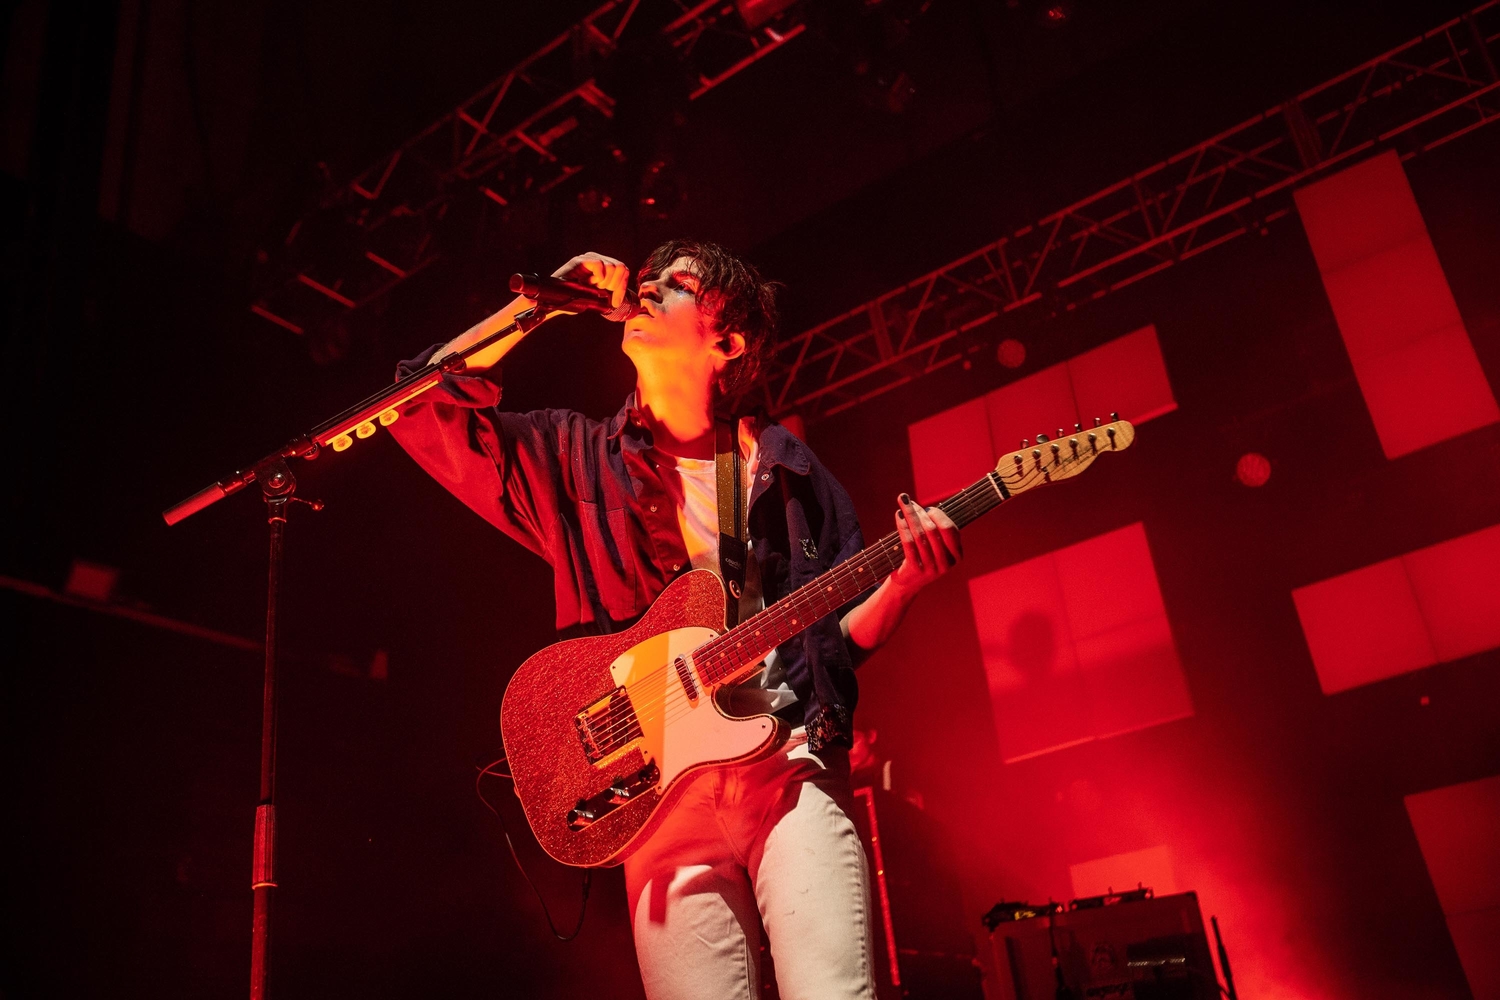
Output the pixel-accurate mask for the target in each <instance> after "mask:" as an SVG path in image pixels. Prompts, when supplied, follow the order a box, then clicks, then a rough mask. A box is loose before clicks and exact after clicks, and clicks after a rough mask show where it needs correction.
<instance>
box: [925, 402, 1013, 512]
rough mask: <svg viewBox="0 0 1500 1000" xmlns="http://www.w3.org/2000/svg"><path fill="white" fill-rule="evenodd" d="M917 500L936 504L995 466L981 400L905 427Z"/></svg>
mask: <svg viewBox="0 0 1500 1000" xmlns="http://www.w3.org/2000/svg"><path fill="white" fill-rule="evenodd" d="M906 437H907V441H908V442H909V443H910V445H911V471H912V480H913V482H914V484H915V489H916V494H917V499H918V500H919V501H920V502H922V503H924V504H931V503H936V502H937V501H939V500H943V499H946V498H947V497H950V496H952V495H953V494H954V493H957V492H958V491H959V490H961V489H963V488H964V487H965V486H968V485H969V484H970V483H972V482H974V480H976V479H978V478H979V477H980V476H982V475H984V474H985V473H986V472H989V471H990V470H991V469H993V468H994V467H995V451H994V449H993V448H992V447H991V446H990V425H989V419H988V417H987V416H986V415H985V406H984V400H983V399H982V398H981V399H973V400H970V401H969V402H967V403H963V404H960V405H959V406H955V407H953V408H952V409H948V410H944V411H943V412H941V413H938V414H934V415H933V416H930V417H928V418H927V419H926V420H918V421H917V422H916V423H914V424H910V425H909V426H908V427H907V428H906Z"/></svg>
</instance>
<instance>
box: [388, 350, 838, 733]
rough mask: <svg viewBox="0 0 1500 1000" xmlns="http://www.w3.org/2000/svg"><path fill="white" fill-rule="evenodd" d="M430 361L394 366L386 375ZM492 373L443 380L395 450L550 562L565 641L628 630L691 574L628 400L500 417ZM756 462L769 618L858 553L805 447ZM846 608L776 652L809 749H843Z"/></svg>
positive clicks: (757, 543) (757, 528)
mask: <svg viewBox="0 0 1500 1000" xmlns="http://www.w3.org/2000/svg"><path fill="white" fill-rule="evenodd" d="M436 350H437V348H436V347H433V348H431V349H429V350H427V351H424V352H423V353H422V354H420V355H418V356H417V357H416V358H414V359H412V360H411V361H404V362H402V363H401V365H400V367H399V368H398V369H397V376H398V377H401V376H404V375H407V374H409V373H411V372H412V371H415V370H417V369H418V368H421V367H422V366H423V365H425V364H426V363H427V360H428V358H430V357H431V356H432V354H433V353H434V352H435V351H436ZM495 374H496V373H495V371H493V370H492V371H491V372H489V373H487V375H486V376H478V375H448V376H445V377H444V379H443V381H442V383H441V384H440V385H438V386H435V387H434V388H432V389H429V390H428V391H427V392H425V393H423V394H422V395H420V396H418V397H416V398H415V399H413V400H411V401H410V402H408V403H406V404H405V405H404V406H403V407H402V408H401V419H400V420H398V421H397V422H396V423H394V424H392V425H391V428H390V429H391V433H392V436H394V437H395V439H396V440H397V442H399V443H400V445H401V447H403V448H405V449H406V451H407V453H409V454H410V455H411V456H412V458H414V459H415V460H416V462H417V464H418V465H420V466H421V467H422V468H423V469H425V470H426V471H427V472H428V473H429V474H430V475H431V476H432V477H433V478H434V479H436V480H437V481H438V482H440V483H442V484H443V486H445V487H447V489H448V490H449V491H450V492H452V493H453V494H454V495H455V496H456V497H458V498H459V499H460V500H462V501H463V502H464V503H465V504H467V505H468V506H469V507H471V508H472V509H473V510H474V511H475V512H477V513H478V514H479V515H480V516H481V517H483V518H484V519H485V520H487V521H489V522H490V523H491V524H493V525H494V526H495V527H497V528H499V529H500V530H501V531H503V532H505V533H506V534H507V535H509V536H510V537H512V538H514V539H515V540H516V541H518V542H520V543H521V544H522V545H524V546H526V547H527V548H528V549H530V550H531V551H532V552H535V553H536V554H537V555H539V556H541V557H542V558H543V559H545V560H547V562H548V563H549V564H550V565H551V566H552V571H553V593H554V596H555V599H556V604H557V630H558V634H559V636H560V637H561V638H571V637H574V636H579V635H592V634H599V633H605V632H615V631H618V630H620V629H622V628H625V627H627V626H628V625H630V624H631V623H632V622H634V621H635V620H636V619H638V618H639V617H640V616H641V615H642V614H643V613H644V612H645V611H646V609H647V608H649V607H650V605H651V602H652V601H653V600H655V599H656V597H657V595H658V594H660V593H661V592H662V590H664V589H665V588H666V586H667V584H668V583H670V582H671V581H672V580H673V579H675V578H676V577H677V576H678V575H680V574H681V573H684V572H687V571H688V570H690V569H691V568H692V567H691V564H690V562H689V560H688V554H687V548H686V544H685V543H684V541H683V537H682V531H681V528H680V526H679V524H678V521H677V510H676V506H675V505H674V503H673V501H672V498H671V496H670V495H669V494H668V492H667V490H666V488H665V487H664V485H663V484H662V481H661V478H660V474H659V473H658V470H657V468H656V463H655V461H654V459H653V457H652V454H651V432H650V431H649V430H647V429H646V427H645V425H644V422H643V421H642V419H641V416H640V414H639V412H638V411H637V410H636V399H635V395H634V393H632V394H631V396H630V397H629V398H628V399H627V400H626V402H625V405H624V407H623V408H621V410H620V412H619V413H617V414H615V416H614V417H612V418H610V419H609V420H607V421H598V420H593V419H590V418H588V417H586V416H584V415H582V414H580V413H576V412H574V411H571V410H533V411H531V412H530V413H509V412H506V411H504V410H501V409H500V408H499V407H498V405H497V404H498V403H499V401H500V395H501V390H500V386H499V385H498V383H497V382H496V381H494V377H495ZM759 449H760V459H759V462H758V465H757V468H756V472H755V480H754V482H752V483H751V484H750V516H749V520H748V528H749V534H750V539H751V542H752V551H753V552H754V553H755V558H756V560H757V562H758V563H759V568H760V574H761V587H762V592H763V594H764V596H765V601H766V603H767V604H771V603H773V602H775V601H777V600H779V599H780V598H782V597H784V596H786V595H787V594H788V593H790V592H791V591H793V590H796V589H797V588H798V587H800V586H802V585H803V584H805V583H807V582H809V581H811V580H812V579H813V578H814V577H816V576H818V575H819V574H820V573H823V572H824V571H826V570H828V569H830V568H832V567H833V566H836V565H838V564H839V563H841V562H843V561H844V560H845V559H848V558H849V557H850V556H853V555H855V554H856V553H858V552H859V551H860V549H862V548H863V547H864V540H863V536H862V535H861V533H860V529H859V522H858V520H857V519H856V517H855V514H854V505H853V503H852V502H851V501H850V499H849V495H848V493H846V492H845V491H844V488H843V487H842V486H840V485H839V483H838V481H837V480H836V479H834V477H833V475H832V474H831V473H829V471H828V470H827V469H826V468H824V467H823V465H822V463H821V462H819V461H818V459H817V457H816V456H815V455H814V454H813V453H812V450H811V449H809V448H808V447H807V445H806V444H804V443H803V442H802V441H800V440H798V439H797V438H796V437H795V436H794V435H793V434H792V433H791V432H790V431H788V430H787V429H786V428H784V427H782V426H781V425H780V424H775V423H771V424H767V425H766V426H765V427H764V428H763V429H762V431H761V434H760V444H759ZM858 600H859V599H856V600H855V601H854V602H851V605H849V606H852V604H854V603H858ZM849 606H846V607H844V608H842V609H840V610H839V611H838V612H836V613H834V614H830V615H828V616H827V617H825V618H823V619H822V620H821V621H819V622H817V623H816V624H814V625H812V626H811V627H810V628H808V629H807V630H806V631H804V632H803V633H802V634H801V635H799V636H796V637H795V638H793V639H791V640H789V641H788V642H786V643H784V644H783V645H782V646H780V647H779V649H778V653H779V655H780V657H781V660H782V662H783V664H784V666H785V668H786V671H787V679H788V681H789V683H790V684H791V687H792V689H793V691H795V692H796V694H797V696H798V699H799V701H800V704H801V706H802V712H803V722H804V723H805V724H806V726H807V734H808V742H809V744H810V745H811V746H812V748H813V749H818V748H821V747H824V746H828V745H843V746H848V745H849V743H850V740H851V736H852V718H853V714H854V706H855V702H856V701H857V699H858V685H857V684H856V682H855V678H854V667H855V662H854V655H853V654H854V653H857V652H858V650H856V649H851V646H850V644H849V643H848V642H847V641H846V640H845V639H844V637H843V635H842V633H841V631H840V628H839V619H840V617H841V616H842V615H843V614H844V613H845V612H846V611H847V610H848V607H849Z"/></svg>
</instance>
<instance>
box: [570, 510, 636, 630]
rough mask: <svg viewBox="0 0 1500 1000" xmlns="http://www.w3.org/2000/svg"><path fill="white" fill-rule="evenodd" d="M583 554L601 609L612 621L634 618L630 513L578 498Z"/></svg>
mask: <svg viewBox="0 0 1500 1000" xmlns="http://www.w3.org/2000/svg"><path fill="white" fill-rule="evenodd" d="M578 515H579V521H580V522H581V524H580V527H581V528H582V529H583V548H584V555H585V556H586V557H587V559H588V563H589V570H590V572H591V573H592V574H593V577H594V586H595V588H596V589H597V591H598V593H599V601H600V603H602V604H603V605H604V610H605V611H607V612H609V616H610V617H611V618H613V619H615V620H616V621H624V620H626V619H629V618H634V617H635V615H636V613H637V611H636V606H635V605H636V601H635V576H636V574H635V553H634V548H633V546H632V545H631V539H630V517H629V513H628V512H627V511H626V510H625V509H624V508H619V509H616V510H604V509H602V508H601V507H600V505H599V504H596V503H590V502H589V501H586V500H583V501H579V504H578Z"/></svg>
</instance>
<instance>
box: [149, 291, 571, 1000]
mask: <svg viewBox="0 0 1500 1000" xmlns="http://www.w3.org/2000/svg"><path fill="white" fill-rule="evenodd" d="M554 311H555V310H554V309H553V308H552V307H549V306H547V305H537V306H534V307H533V308H531V309H528V310H526V311H525V312H523V313H521V314H519V315H518V316H516V318H515V319H514V320H513V321H512V322H511V323H510V324H509V325H507V326H504V327H502V328H501V329H499V330H496V331H495V332H494V333H491V334H488V335H487V336H485V337H482V338H481V339H479V340H477V341H475V342H474V343H473V344H470V345H469V346H468V347H466V348H464V349H463V350H462V351H457V352H455V353H453V354H450V355H448V356H447V357H445V358H444V359H443V360H442V361H440V362H438V363H436V364H429V365H426V366H424V367H423V368H421V369H419V370H417V371H414V372H412V373H411V374H410V375H408V376H406V377H405V378H403V379H401V380H399V381H397V382H395V383H394V384H392V385H390V386H388V387H386V388H385V389H382V390H381V391H380V392H377V393H375V394H374V395H373V396H369V397H367V398H366V399H364V400H363V401H362V402H359V403H356V404H355V405H354V406H351V407H349V408H348V409H346V410H344V411H343V412H342V413H340V414H338V415H337V416H335V417H332V418H330V419H328V420H325V421H323V423H321V424H318V425H317V426H316V427H314V428H313V429H312V430H310V431H308V432H307V433H306V434H302V435H300V436H298V437H295V438H292V440H290V441H288V442H287V443H286V444H285V445H283V446H282V447H281V448H278V449H277V450H276V451H273V452H271V453H270V454H269V455H266V456H265V457H264V458H262V459H261V460H260V461H258V462H256V463H255V464H253V465H251V466H250V468H249V469H248V470H240V471H236V472H234V473H232V474H230V475H228V476H225V477H224V478H223V479H220V480H218V481H217V482H214V483H211V484H209V485H208V486H206V487H204V488H203V489H201V490H199V491H198V492H197V493H194V494H193V495H192V496H190V497H188V498H187V499H186V500H183V501H182V502H181V503H178V504H176V505H174V506H172V507H169V508H167V509H166V510H165V511H163V512H162V517H163V518H164V519H165V520H166V522H167V524H169V525H171V524H177V523H178V522H179V521H182V520H184V519H186V518H188V517H191V516H192V515H194V514H196V513H197V512H198V511H200V510H202V509H203V508H205V507H207V506H209V505H210V504H214V503H217V502H218V501H220V500H222V499H224V498H225V497H227V496H229V495H230V494H231V493H238V492H239V491H240V490H242V489H244V488H245V487H246V486H249V485H250V484H251V483H259V484H260V490H261V496H262V497H263V498H264V500H265V503H266V523H267V524H268V525H269V527H270V553H269V566H268V569H267V574H266V662H265V681H264V684H263V686H262V688H261V728H260V799H259V801H258V802H257V803H256V806H255V850H254V857H253V861H252V864H251V874H250V886H251V890H252V892H253V893H254V897H255V915H254V918H253V920H252V922H251V925H250V1000H266V998H267V997H268V996H269V995H270V994H269V992H268V989H267V984H268V978H269V972H270V958H271V890H272V889H274V888H276V872H275V861H276V652H277V620H276V619H277V610H278V605H279V603H280V598H281V569H282V558H283V550H284V544H285V540H286V518H287V508H288V505H289V504H290V503H291V502H292V501H293V500H296V501H298V502H299V503H306V504H308V505H309V506H310V507H312V508H313V509H314V510H322V509H323V504H322V502H320V501H308V500H302V499H301V498H300V497H297V496H294V495H293V494H295V493H296V490H297V480H296V478H295V477H293V475H292V470H291V469H290V468H289V467H288V466H287V459H290V458H306V459H313V458H317V457H318V455H319V453H321V451H322V449H323V448H324V446H331V447H332V448H333V450H334V451H336V452H337V451H344V450H346V449H348V448H349V446H350V445H351V444H353V442H354V439H355V438H367V437H369V436H370V435H372V434H374V433H375V424H376V421H379V422H380V423H381V424H382V425H386V426H389V425H390V424H392V423H395V421H396V419H397V418H398V413H397V411H396V407H397V406H399V405H401V404H402V403H405V402H406V401H407V400H410V399H413V398H415V397H417V396H419V395H421V394H422V393H424V392H426V391H427V390H428V389H431V388H432V387H433V386H435V385H437V384H438V383H439V382H441V381H442V380H443V376H444V375H448V374H451V373H454V372H459V371H462V370H463V369H464V367H465V366H466V364H467V362H468V359H469V358H470V357H471V356H473V355H475V354H478V353H479V352H480V351H482V350H484V349H485V348H487V347H489V346H491V345H492V344H495V343H496V342H498V341H499V340H501V339H502V338H504V337H507V336H509V335H510V334H512V333H524V332H526V331H529V330H532V329H534V328H536V327H537V326H539V325H540V324H541V323H542V322H543V321H544V320H546V319H547V318H548V317H549V316H551V315H552V314H553V312H554ZM351 435H352V436H351Z"/></svg>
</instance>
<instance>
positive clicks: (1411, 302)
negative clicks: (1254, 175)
mask: <svg viewBox="0 0 1500 1000" xmlns="http://www.w3.org/2000/svg"><path fill="white" fill-rule="evenodd" d="M1297 208H1298V211H1299V212H1300V213H1301V215H1302V223H1303V226H1304V227H1305V228H1306V230H1307V237H1308V242H1309V243H1311V245H1312V250H1313V256H1314V257H1316V258H1317V261H1318V269H1319V270H1320V271H1321V272H1322V274H1323V286H1324V288H1325V289H1326V290H1327V292H1328V301H1329V304H1330V305H1332V307H1333V314H1334V317H1335V318H1336V319H1337V320H1338V325H1339V332H1340V333H1341V334H1342V335H1343V338H1344V345H1345V347H1346V348H1347V349H1348V351H1349V360H1350V361H1351V362H1352V363H1353V365H1354V374H1355V377H1356V378H1357V379H1358V380H1359V387H1360V390H1361V391H1362V392H1363V393H1364V397H1365V405H1366V406H1367V407H1368V408H1369V411H1370V417H1371V419H1372V420H1373V421H1374V424H1375V430H1376V433H1377V434H1378V435H1379V436H1380V444H1381V447H1382V448H1383V449H1384V450H1385V454H1386V457H1387V458H1397V457H1399V456H1401V455H1405V454H1408V453H1410V452H1413V451H1417V450H1418V449H1421V448H1425V447H1427V446H1428V445H1431V444H1436V443H1437V442H1439V441H1443V440H1446V439H1448V438H1450V437H1453V436H1454V435H1456V434H1462V433H1464V432H1465V431H1469V430H1473V429H1474V428H1476V427H1483V426H1485V425H1486V424H1490V423H1494V422H1495V421H1497V420H1500V407H1497V406H1496V404H1495V395H1494V392H1493V391H1492V390H1491V389H1490V385H1489V383H1488V382H1487V381H1486V380H1485V377H1484V372H1483V370H1482V369H1481V368H1480V367H1479V361H1478V358H1476V357H1475V354H1474V346H1473V344H1471V343H1470V342H1469V336H1468V333H1467V332H1466V331H1465V329H1464V323H1463V318H1462V317H1461V316H1460V315H1459V312H1458V305H1457V303H1455V302H1454V300H1453V293H1452V291H1450V290H1449V288H1448V281H1447V278H1446V277H1445V276H1444V274H1443V270H1442V266H1441V265H1440V264H1439V262H1438V258H1437V253H1436V252H1435V251H1434V250H1433V247H1432V240H1431V239H1430V238H1429V237H1428V235H1427V227H1426V225H1425V224H1424V223H1423V221H1422V215H1421V212H1420V211H1418V209H1417V203H1416V199H1415V198H1413V197H1412V193H1411V185H1410V184H1408V183H1407V180H1406V173H1405V171H1403V170H1402V169H1401V162H1400V160H1399V159H1398V158H1397V156H1396V154H1395V153H1394V152H1390V153H1385V154H1383V155H1381V156H1377V157H1375V158H1373V159H1370V160H1366V161H1365V162H1364V163H1361V164H1358V165H1357V166H1354V167H1350V168H1349V169H1347V170H1344V171H1341V172H1339V173H1337V174H1334V175H1333V176H1332V177H1329V178H1327V179H1326V180H1322V181H1319V182H1317V183H1316V184H1310V185H1308V186H1307V187H1305V188H1302V189H1301V190H1299V191H1298V192H1297Z"/></svg>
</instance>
